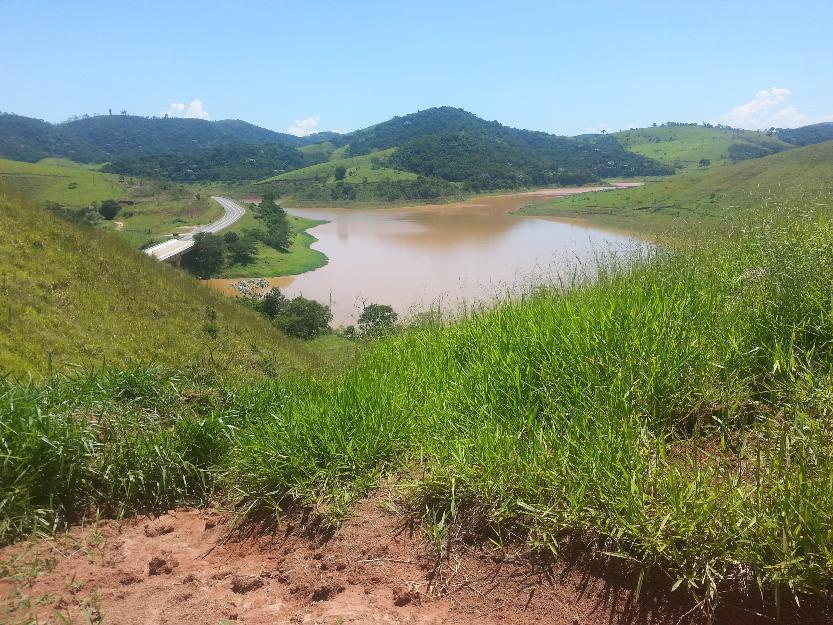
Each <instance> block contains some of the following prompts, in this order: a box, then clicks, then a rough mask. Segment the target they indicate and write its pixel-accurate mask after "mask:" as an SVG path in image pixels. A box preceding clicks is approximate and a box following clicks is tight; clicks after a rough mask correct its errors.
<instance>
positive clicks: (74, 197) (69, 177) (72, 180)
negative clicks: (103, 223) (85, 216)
mask: <svg viewBox="0 0 833 625" xmlns="http://www.w3.org/2000/svg"><path fill="white" fill-rule="evenodd" d="M0 185H3V186H4V187H5V188H7V189H14V190H15V191H17V193H19V194H20V195H23V196H25V197H26V198H28V199H30V200H32V201H33V202H34V203H36V204H38V205H39V206H42V205H44V204H45V203H47V202H58V203H60V204H62V205H64V206H69V207H80V206H89V205H90V204H91V203H93V202H100V201H102V200H108V199H114V200H118V199H121V198H122V197H124V196H125V195H126V190H125V188H124V186H123V185H121V184H119V183H118V182H117V181H116V178H115V177H113V176H108V175H105V174H102V173H101V172H100V171H98V170H96V169H94V168H92V167H88V166H84V165H79V164H78V163H73V162H72V161H68V160H63V159H55V158H49V159H44V160H42V161H40V162H37V163H26V162H19V161H11V160H5V159H0Z"/></svg>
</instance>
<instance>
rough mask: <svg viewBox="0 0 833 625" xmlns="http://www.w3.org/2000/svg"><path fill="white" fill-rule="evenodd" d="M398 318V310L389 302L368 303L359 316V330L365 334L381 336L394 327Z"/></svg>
mask: <svg viewBox="0 0 833 625" xmlns="http://www.w3.org/2000/svg"><path fill="white" fill-rule="evenodd" d="M396 319H397V315H396V312H394V310H393V308H391V307H390V306H388V305H387V304H368V305H367V306H365V307H364V310H362V314H361V315H360V316H359V330H360V331H361V333H362V335H363V336H367V337H377V336H381V335H382V334H385V333H386V332H390V331H391V330H392V329H393V326H394V324H396Z"/></svg>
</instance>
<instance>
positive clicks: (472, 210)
mask: <svg viewBox="0 0 833 625" xmlns="http://www.w3.org/2000/svg"><path fill="white" fill-rule="evenodd" d="M619 186H620V187H624V186H632V183H631V184H623V185H619ZM609 189H610V187H576V188H561V189H544V190H540V191H532V192H527V193H512V194H506V195H493V196H485V197H478V198H474V199H472V200H468V201H464V202H456V203H450V204H436V205H422V206H414V207H406V208H395V209H369V210H359V209H344V208H304V209H293V208H287V211H288V212H290V213H292V214H294V215H299V216H302V217H307V218H311V219H321V220H326V221H327V222H328V223H326V224H323V225H320V226H316V227H314V228H311V229H310V230H309V232H310V234H312V235H313V236H315V237H316V238H317V239H318V241H317V242H316V243H314V244H313V245H312V247H313V248H314V249H316V250H320V251H321V252H323V253H324V254H325V255H326V256H327V257H328V259H329V262H328V264H327V265H326V266H324V267H321V268H319V269H316V270H314V271H310V272H307V273H304V274H300V275H297V276H283V277H275V278H269V277H267V278H268V280H267V282H268V284H269V287H267V288H271V287H273V286H276V287H279V288H280V289H281V290H282V291H283V292H284V293H285V294H286V295H288V296H295V295H303V296H304V297H307V298H311V299H315V300H317V301H320V302H323V303H330V302H331V303H332V310H333V323H334V325H336V326H340V325H348V324H352V323H355V321H356V319H357V317H358V315H359V314H361V310H362V307H363V305H364V304H365V303H384V304H390V305H392V306H393V307H394V309H395V310H396V311H397V312H398V313H399V314H400V316H405V317H407V316H408V315H409V314H414V313H418V312H421V311H425V310H428V309H430V308H433V309H435V310H436V309H437V308H438V307H439V308H440V309H442V310H443V311H447V312H453V311H455V310H458V309H459V308H460V306H462V305H466V306H470V305H478V304H481V303H485V302H489V301H493V300H495V299H498V298H501V297H502V296H505V295H506V294H507V293H510V292H513V291H517V290H518V289H522V288H524V287H527V286H529V285H532V284H545V283H547V282H551V281H553V280H556V279H557V278H558V276H559V272H561V271H563V270H564V269H565V268H567V267H571V268H572V267H575V266H576V264H577V263H578V264H581V263H585V264H587V263H589V262H590V261H592V259H593V257H594V256H595V255H597V254H599V253H603V252H606V251H608V250H610V249H623V248H627V247H629V246H632V245H633V243H634V240H633V239H631V238H630V237H628V236H626V235H624V234H621V233H616V232H606V231H601V230H598V229H594V228H589V227H585V226H582V225H579V224H574V223H565V222H563V221H557V220H554V219H549V218H545V217H525V216H518V215H512V214H510V213H511V212H513V211H516V210H517V209H519V208H521V207H522V206H526V205H529V204H534V203H536V202H542V201H546V200H548V199H551V198H553V197H559V196H565V195H573V194H576V193H589V192H606V193H615V192H616V191H615V190H609ZM239 281H240V280H239V279H217V280H209V281H208V283H209V284H210V285H211V286H212V287H214V288H217V289H219V290H221V291H223V292H225V293H227V294H229V295H235V294H237V291H236V290H235V288H234V284H235V283H238V282H239Z"/></svg>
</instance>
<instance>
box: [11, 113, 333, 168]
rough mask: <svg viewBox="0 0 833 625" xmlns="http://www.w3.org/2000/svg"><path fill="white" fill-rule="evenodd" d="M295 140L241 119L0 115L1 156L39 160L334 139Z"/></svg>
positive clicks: (328, 135)
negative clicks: (53, 120) (49, 119)
mask: <svg viewBox="0 0 833 625" xmlns="http://www.w3.org/2000/svg"><path fill="white" fill-rule="evenodd" d="M322 135H323V137H322V138H319V137H317V136H311V137H296V136H293V135H288V134H283V133H279V132H273V131H271V130H267V129H265V128H261V127H259V126H255V125H253V124H249V123H248V122H244V121H240V120H232V119H227V120H221V121H216V122H211V121H206V120H204V119H182V118H158V117H138V116H135V115H98V116H93V117H86V118H82V119H76V120H73V121H68V122H64V123H61V124H50V123H48V122H45V121H42V120H39V119H32V118H30V117H23V116H20V115H12V114H2V115H0V157H2V158H9V159H13V160H20V161H29V162H33V161H37V160H40V159H42V158H46V157H48V156H59V157H64V158H70V159H72V160H74V161H78V162H82V163H89V162H102V161H112V160H116V159H126V158H136V157H139V156H146V155H158V154H183V153H193V152H198V151H200V150H206V149H210V148H217V147H223V146H228V145H232V144H239V143H249V144H258V145H267V144H282V145H287V146H295V147H298V146H302V145H307V144H309V143H314V142H316V141H323V140H326V139H328V138H331V137H332V136H333V134H332V133H322Z"/></svg>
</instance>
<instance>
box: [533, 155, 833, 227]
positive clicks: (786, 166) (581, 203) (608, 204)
mask: <svg viewBox="0 0 833 625" xmlns="http://www.w3.org/2000/svg"><path fill="white" fill-rule="evenodd" d="M831 178H833V142H828V143H822V144H818V145H814V146H808V147H804V148H797V149H794V150H790V151H788V152H782V153H779V154H773V155H772V156H767V157H765V158H760V159H754V160H749V161H744V162H742V163H737V164H734V165H727V166H725V167H715V168H710V169H707V170H704V171H691V172H688V173H685V174H679V175H677V176H674V177H672V178H666V179H663V180H658V181H652V182H650V183H647V184H645V186H643V187H639V188H634V189H627V190H621V191H616V192H615V193H594V194H592V195H577V196H572V197H567V198H560V199H557V200H552V201H550V202H544V203H540V204H535V205H534V206H529V207H526V208H524V209H522V210H521V211H519V212H520V213H521V214H525V215H553V216H561V217H568V218H579V219H581V220H586V221H588V222H590V223H595V224H599V225H604V226H611V227H615V228H621V229H624V230H629V231H632V232H644V233H653V234H659V233H665V232H668V231H672V232H673V231H680V230H682V231H684V232H687V233H688V234H695V233H696V234H698V235H699V236H702V235H703V234H704V233H703V232H702V229H703V228H712V227H714V228H716V227H719V226H720V224H725V223H726V221H727V220H731V219H735V218H739V217H743V218H751V216H750V215H751V214H754V213H759V212H761V211H764V212H765V211H768V210H771V209H772V208H773V207H774V206H780V207H788V208H795V209H797V208H802V207H804V208H806V209H808V210H809V209H813V208H814V207H816V206H819V205H827V204H828V203H830V201H831V197H833V196H832V194H833V190H831V187H830V184H829V182H828V181H829V180H831ZM677 235H679V232H678V233H677ZM675 236H676V235H675Z"/></svg>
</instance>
